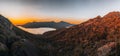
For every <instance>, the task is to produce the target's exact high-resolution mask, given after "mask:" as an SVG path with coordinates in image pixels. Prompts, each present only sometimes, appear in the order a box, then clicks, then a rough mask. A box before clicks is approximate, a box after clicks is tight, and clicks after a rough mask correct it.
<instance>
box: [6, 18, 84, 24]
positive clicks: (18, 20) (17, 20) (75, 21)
mask: <svg viewBox="0 0 120 56" xmlns="http://www.w3.org/2000/svg"><path fill="white" fill-rule="evenodd" d="M8 18H9V20H10V21H11V22H12V23H13V24H14V25H23V24H25V23H28V22H49V21H55V22H60V21H65V22H68V23H72V24H80V23H81V22H83V21H85V20H78V19H70V18H69V19H60V18H55V17H14V18H13V17H8Z"/></svg>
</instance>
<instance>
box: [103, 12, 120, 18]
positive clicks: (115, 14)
mask: <svg viewBox="0 0 120 56" xmlns="http://www.w3.org/2000/svg"><path fill="white" fill-rule="evenodd" d="M116 17H120V12H118V11H113V12H110V13H108V14H107V15H105V16H104V18H116Z"/></svg>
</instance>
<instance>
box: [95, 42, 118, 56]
mask: <svg viewBox="0 0 120 56" xmlns="http://www.w3.org/2000/svg"><path fill="white" fill-rule="evenodd" d="M115 47H116V43H115V42H110V43H107V44H105V45H103V46H102V47H100V48H98V49H97V51H98V56H107V55H108V54H109V52H110V51H111V50H112V49H113V48H115Z"/></svg>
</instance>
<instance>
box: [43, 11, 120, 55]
mask: <svg viewBox="0 0 120 56" xmlns="http://www.w3.org/2000/svg"><path fill="white" fill-rule="evenodd" d="M44 35H46V36H48V37H47V38H48V39H51V40H52V41H54V42H55V43H60V42H61V43H63V44H64V45H63V46H62V45H61V47H65V49H64V48H61V49H62V50H61V53H62V52H64V53H66V52H69V54H70V55H71V56H119V55H120V53H119V50H117V49H118V48H119V46H118V45H119V44H120V42H119V41H120V12H110V13H108V14H107V15H105V16H103V17H101V16H97V17H95V18H93V19H90V20H88V21H86V22H84V23H81V24H79V25H76V26H73V27H70V28H68V29H61V30H57V31H51V32H47V33H45V34H44ZM66 49H67V50H66ZM91 51H92V52H91ZM61 53H60V54H61ZM63 55H65V54H63ZM70 55H68V56H70Z"/></svg>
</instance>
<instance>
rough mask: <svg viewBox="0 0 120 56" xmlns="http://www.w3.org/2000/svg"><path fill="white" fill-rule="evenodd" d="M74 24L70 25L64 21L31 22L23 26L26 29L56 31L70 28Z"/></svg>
mask: <svg viewBox="0 0 120 56" xmlns="http://www.w3.org/2000/svg"><path fill="white" fill-rule="evenodd" d="M73 25H74V24H70V23H67V22H64V21H61V22H54V21H51V22H31V23H27V24H24V25H22V26H23V27H25V28H40V27H49V28H55V29H61V28H67V27H70V26H73Z"/></svg>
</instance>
